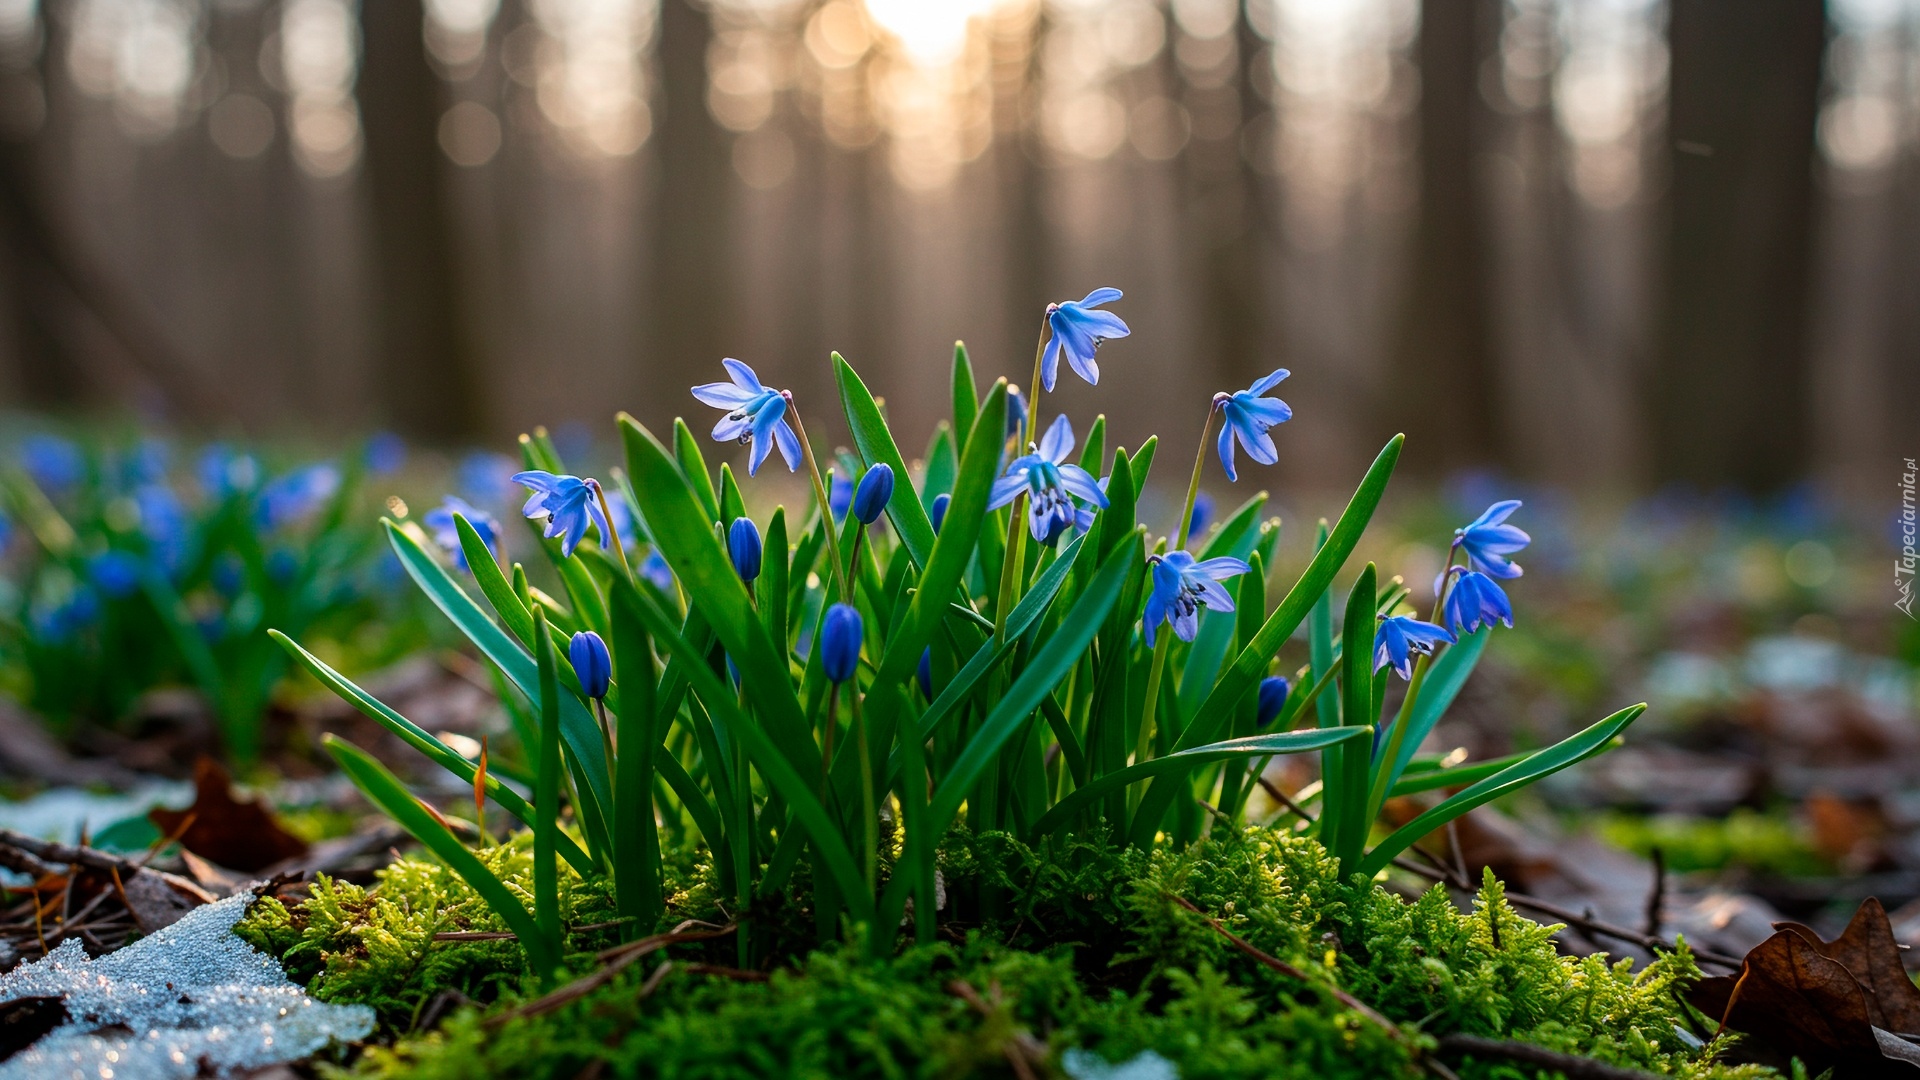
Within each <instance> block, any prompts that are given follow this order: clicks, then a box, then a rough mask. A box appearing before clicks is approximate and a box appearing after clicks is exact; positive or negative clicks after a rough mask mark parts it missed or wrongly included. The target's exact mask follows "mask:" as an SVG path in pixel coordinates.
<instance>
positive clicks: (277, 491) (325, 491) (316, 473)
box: [253, 461, 340, 529]
mask: <svg viewBox="0 0 1920 1080" xmlns="http://www.w3.org/2000/svg"><path fill="white" fill-rule="evenodd" d="M338 490H340V470H339V468H337V467H336V466H334V465H332V464H329V463H327V462H324V461H323V462H320V463H319V464H316V465H308V466H306V467H305V468H300V469H295V470H293V471H292V472H290V473H288V474H286V475H285V476H282V477H279V478H278V479H275V480H273V481H270V482H269V483H268V484H267V486H265V487H263V488H261V489H260V499H259V501H258V502H257V503H255V504H254V508H253V516H254V520H255V521H257V522H258V523H259V524H260V526H261V527H262V528H265V529H280V528H284V527H286V526H288V525H291V524H293V523H294V522H296V521H299V520H301V519H302V518H305V517H306V516H307V515H309V514H311V513H313V512H314V511H316V510H318V509H320V505H321V504H322V503H324V502H326V501H327V500H328V499H330V498H332V497H333V493H334V492H336V491H338Z"/></svg>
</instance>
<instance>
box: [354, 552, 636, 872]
mask: <svg viewBox="0 0 1920 1080" xmlns="http://www.w3.org/2000/svg"><path fill="white" fill-rule="evenodd" d="M382 524H384V525H385V526H386V529H387V542H388V543H389V544H391V545H392V546H393V552H394V554H395V555H398V556H399V557H400V565H401V566H403V567H405V568H406V571H407V576H409V577H411V578H413V581H414V584H416V585H418V586H420V590H421V591H422V592H424V593H426V594H427V598H428V599H429V600H432V601H433V604H434V606H435V607H437V608H439V609H440V611H441V613H442V614H444V615H445V616H446V617H447V618H449V619H451V620H452V621H453V625H455V626H456V627H459V629H460V632H461V633H463V634H465V635H466V636H467V640H469V641H471V642H473V644H474V646H475V647H476V648H478V649H479V650H480V653H481V655H482V656H485V657H486V658H487V659H488V660H491V661H493V663H494V664H496V665H498V666H499V668H500V670H501V671H502V672H503V673H504V674H505V675H506V676H507V678H508V679H510V680H511V681H512V682H513V684H514V685H515V686H517V687H519V688H520V692H521V693H523V694H525V695H527V697H528V698H529V699H531V700H533V701H535V702H538V701H539V700H540V672H539V668H538V665H536V664H535V663H534V659H533V657H531V656H528V655H527V653H526V650H524V649H522V648H521V647H520V646H519V645H518V644H516V643H515V642H514V640H513V639H512V638H510V637H508V636H507V634H506V631H504V630H502V629H500V627H498V626H496V625H495V624H494V622H493V620H492V619H489V618H487V614H486V612H484V611H482V610H480V605H478V604H476V603H474V602H473V598H472V597H470V596H468V595H467V591H466V590H465V589H462V588H461V587H460V585H459V583H458V582H456V581H454V580H453V578H451V577H449V576H448V574H447V571H446V569H445V568H444V567H442V566H441V565H440V563H439V561H438V560H436V559H435V558H434V557H433V556H431V555H429V554H427V552H426V549H424V548H422V547H421V546H420V543H419V541H417V540H415V539H414V538H413V537H412V536H410V535H408V534H407V533H406V532H405V531H404V530H402V529H401V528H400V527H399V526H398V525H395V524H394V523H393V522H392V521H388V520H386V519H382ZM560 736H561V738H563V739H564V740H566V744H567V750H568V753H569V755H570V756H571V760H572V765H573V768H574V787H575V791H574V796H575V798H577V799H578V800H579V802H580V805H579V806H578V807H577V808H576V809H578V810H579V812H580V825H581V829H582V830H583V831H584V832H585V833H586V835H587V842H588V847H589V848H590V849H591V850H594V851H596V852H604V851H605V850H606V846H607V845H606V841H607V827H606V807H609V806H611V805H613V783H612V777H611V775H610V774H609V772H608V763H607V754H606V748H605V747H604V746H603V745H602V744H601V741H600V726H599V725H598V724H596V723H595V722H594V719H593V714H591V713H589V712H588V711H587V707H586V706H585V705H584V704H582V703H581V701H580V699H579V698H577V697H575V696H574V695H572V694H570V693H564V692H563V693H561V694H560Z"/></svg>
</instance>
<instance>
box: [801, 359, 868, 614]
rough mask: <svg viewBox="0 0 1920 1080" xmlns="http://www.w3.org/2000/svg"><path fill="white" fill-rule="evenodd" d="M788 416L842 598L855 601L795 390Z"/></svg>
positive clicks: (829, 504)
mask: <svg viewBox="0 0 1920 1080" xmlns="http://www.w3.org/2000/svg"><path fill="white" fill-rule="evenodd" d="M785 396H786V399H787V418H788V419H790V420H792V421H793V433H794V434H795V435H798V436H799V437H800V450H801V452H802V453H803V454H805V455H806V458H807V472H808V474H809V475H810V476H811V477H812V478H813V497H814V498H815V499H818V500H819V501H820V517H821V519H822V520H823V522H824V526H823V527H824V528H825V529H826V530H827V555H828V557H829V558H831V559H832V560H833V576H834V579H835V580H836V581H837V582H839V585H840V598H841V599H842V600H844V601H846V602H847V603H849V604H850V603H852V602H853V590H852V589H851V588H848V587H847V568H846V567H845V566H843V565H841V563H840V538H839V537H838V536H836V535H834V528H833V503H832V502H831V501H829V500H828V498H827V484H826V481H825V480H823V479H821V476H820V462H819V460H818V459H817V458H815V457H814V455H813V443H812V441H811V440H809V439H808V438H807V426H806V425H805V424H802V423H801V422H800V406H798V405H796V404H794V401H793V392H792V391H790V390H789V391H786V392H785Z"/></svg>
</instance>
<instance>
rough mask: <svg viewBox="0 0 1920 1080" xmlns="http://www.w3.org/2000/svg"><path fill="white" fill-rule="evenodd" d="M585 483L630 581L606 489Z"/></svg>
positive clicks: (630, 576)
mask: <svg viewBox="0 0 1920 1080" xmlns="http://www.w3.org/2000/svg"><path fill="white" fill-rule="evenodd" d="M587 483H589V484H592V485H593V495H594V498H596V499H599V500H600V516H601V517H603V518H605V519H606V520H607V531H608V532H610V533H612V534H613V535H611V536H607V537H603V539H605V540H606V541H607V542H608V543H610V544H612V545H613V553H614V554H615V555H616V556H618V557H619V559H620V569H621V570H622V571H624V572H625V573H626V575H627V580H628V581H629V582H631V581H632V580H633V567H631V566H629V565H627V546H626V545H625V544H622V543H621V542H620V528H619V526H617V525H615V524H614V523H613V507H612V506H610V505H608V504H607V491H606V489H605V488H603V487H601V486H600V481H598V480H595V479H593V478H592V477H588V478H587ZM601 726H602V727H604V726H606V721H605V719H604V718H603V719H602V720H601Z"/></svg>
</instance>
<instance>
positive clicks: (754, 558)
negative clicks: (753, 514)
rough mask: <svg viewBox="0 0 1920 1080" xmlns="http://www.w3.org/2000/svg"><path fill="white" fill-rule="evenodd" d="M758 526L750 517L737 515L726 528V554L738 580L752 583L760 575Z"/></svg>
mask: <svg viewBox="0 0 1920 1080" xmlns="http://www.w3.org/2000/svg"><path fill="white" fill-rule="evenodd" d="M760 552H761V548H760V527H759V526H758V525H755V524H754V523H753V519H752V518H745V517H738V518H734V519H733V525H732V526H731V527H730V528H728V529H727V554H728V556H730V557H731V558H732V559H733V568H734V570H736V571H738V572H739V574H740V580H741V581H744V582H747V583H748V584H752V582H753V579H754V578H757V577H759V576H760Z"/></svg>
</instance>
